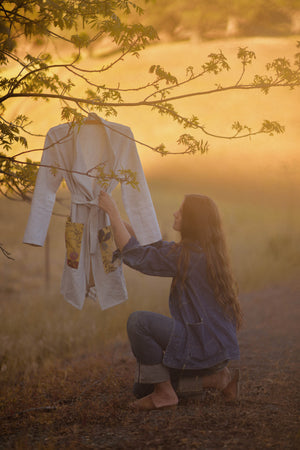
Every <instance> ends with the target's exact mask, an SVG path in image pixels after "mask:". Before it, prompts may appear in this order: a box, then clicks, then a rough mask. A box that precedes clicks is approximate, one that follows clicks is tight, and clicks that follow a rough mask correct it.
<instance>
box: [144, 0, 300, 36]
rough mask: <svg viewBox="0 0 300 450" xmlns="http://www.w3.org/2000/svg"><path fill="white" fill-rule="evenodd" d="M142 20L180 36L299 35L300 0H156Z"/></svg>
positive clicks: (162, 31)
mask: <svg viewBox="0 0 300 450" xmlns="http://www.w3.org/2000/svg"><path fill="white" fill-rule="evenodd" d="M145 23H151V25H153V26H154V27H155V29H156V30H157V31H158V32H159V33H165V34H167V35H168V36H169V37H170V38H173V39H181V38H184V37H185V36H186V37H189V34H190V33H194V34H195V35H197V36H198V37H200V38H203V39H213V38H218V37H226V36H234V35H236V36H257V35H260V36H283V35H285V36H286V35H295V34H300V0H268V1H266V0H230V1H226V0H155V1H154V2H153V3H152V4H151V8H148V10H147V16H145Z"/></svg>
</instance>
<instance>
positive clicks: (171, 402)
mask: <svg viewBox="0 0 300 450" xmlns="http://www.w3.org/2000/svg"><path fill="white" fill-rule="evenodd" d="M177 403H178V397H177V395H176V392H175V391H174V389H173V387H172V385H171V383H170V381H163V382H162V383H157V384H155V387H154V391H153V392H152V394H150V395H147V396H146V397H143V398H141V399H139V400H136V401H135V402H133V403H131V405H130V406H131V407H132V408H134V409H137V410H144V411H149V410H151V409H166V408H176V406H177Z"/></svg>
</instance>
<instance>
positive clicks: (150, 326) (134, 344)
mask: <svg viewBox="0 0 300 450" xmlns="http://www.w3.org/2000/svg"><path fill="white" fill-rule="evenodd" d="M172 329H173V320H172V319H170V317H167V316H163V315H162V314H157V313H154V312H150V311H135V312H133V313H132V314H130V316H129V318H128V321H127V333H128V337H129V341H130V344H131V349H132V352H133V354H134V356H135V357H136V360H137V362H139V363H141V364H145V365H155V364H159V363H161V362H162V360H163V353H164V350H165V349H166V347H167V345H168V342H169V339H170V336H171V333H172Z"/></svg>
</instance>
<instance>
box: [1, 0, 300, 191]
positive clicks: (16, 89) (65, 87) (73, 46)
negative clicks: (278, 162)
mask: <svg viewBox="0 0 300 450" xmlns="http://www.w3.org/2000/svg"><path fill="white" fill-rule="evenodd" d="M146 3H147V2H146ZM142 14H143V10H142V8H141V7H140V6H139V5H137V4H135V3H133V2H131V1H128V0H113V1H108V0H66V1H65V0H29V1H26V2H24V1H22V0H8V1H4V2H2V3H1V4H0V64H1V66H2V72H1V76H0V108H1V119H0V131H1V137H0V145H1V148H2V150H1V153H0V189H1V193H2V194H3V195H5V196H9V197H16V196H17V197H21V198H23V199H26V198H27V196H28V193H29V192H31V190H32V187H33V185H34V181H35V176H36V172H37V168H38V166H39V163H37V162H35V161H34V160H32V159H30V158H29V157H28V156H29V154H30V153H32V152H33V151H34V149H29V148H28V136H30V135H31V134H32V131H31V125H32V123H31V122H32V121H31V118H30V117H28V116H25V115H21V114H20V115H16V117H14V118H13V119H12V120H8V118H7V105H8V102H12V101H26V100H28V99H30V98H31V99H36V100H38V101H41V100H46V101H53V100H55V99H56V100H59V101H60V102H61V119H62V120H63V121H69V122H70V123H71V124H74V125H75V124H78V123H79V124H80V123H82V122H83V120H84V118H85V117H86V114H87V112H88V111H95V112H97V113H99V114H100V115H102V116H105V117H111V116H117V113H118V110H119V109H120V108H138V107H143V108H149V109H150V110H152V111H153V113H155V112H157V113H158V114H160V115H162V116H167V117H168V118H169V119H170V120H173V121H175V122H177V123H178V124H179V125H180V126H181V127H182V129H183V133H182V134H181V135H180V136H178V144H179V146H180V147H179V150H178V152H177V153H181V154H182V153H186V154H192V153H195V152H201V153H204V152H206V151H207V150H208V148H209V142H208V140H207V139H208V138H209V137H218V138H221V139H237V138H243V137H247V136H252V135H256V134H259V133H266V134H269V135H273V134H274V133H282V132H283V131H284V128H283V126H281V125H280V124H279V123H278V122H272V121H269V120H265V121H264V122H263V123H262V124H261V126H260V128H259V129H257V130H253V129H252V128H251V127H250V126H248V125H246V124H241V123H239V122H235V123H234V124H232V134H230V135H221V134H218V133H215V132H211V131H209V129H208V128H207V126H206V125H205V124H202V123H201V122H200V120H199V118H198V117H197V116H195V115H192V116H191V117H188V116H186V115H184V114H182V113H181V112H180V110H179V109H178V108H177V106H176V105H177V104H178V101H179V100H181V99H183V98H189V97H195V96H203V95H211V94H218V93H221V92H226V91H232V90H261V91H262V92H264V93H265V94H267V93H268V92H269V90H270V89H272V88H276V87H280V86H281V87H286V88H290V89H293V88H295V87H298V86H299V85H300V53H299V52H296V54H295V58H294V61H293V62H291V61H290V60H288V59H286V58H277V59H275V60H274V61H272V62H270V63H269V64H268V65H267V67H266V71H265V73H263V74H259V75H255V76H254V77H253V79H252V81H250V82H244V75H245V72H246V70H247V67H248V66H249V65H250V64H252V62H253V60H254V59H255V53H254V52H253V51H251V50H249V49H248V48H240V49H239V50H238V53H237V59H238V60H239V62H240V67H241V69H240V73H239V74H237V76H236V80H237V81H236V82H235V83H234V84H231V85H226V86H221V85H218V84H215V86H214V87H213V88H211V89H209V90H202V91H201V90H200V91H199V90H197V89H193V81H195V80H198V79H200V78H203V79H204V78H205V77H210V78H212V77H214V76H215V75H218V74H219V73H221V72H224V71H229V70H230V65H229V62H228V60H227V58H226V56H225V55H224V54H223V52H222V51H221V50H220V51H219V52H217V53H211V54H210V55H208V57H207V60H206V61H204V62H202V63H201V64H200V66H199V67H192V66H189V67H187V69H186V75H185V77H183V78H182V79H178V77H176V76H175V75H174V74H172V73H170V72H169V71H168V70H167V69H165V68H164V67H162V66H161V65H158V64H157V65H152V66H151V67H150V68H149V74H150V77H151V80H150V81H147V82H145V84H141V85H136V83H135V82H134V80H133V85H132V86H129V87H123V86H121V85H120V84H119V83H118V82H117V83H116V85H114V86H109V85H107V84H105V82H104V81H103V75H104V74H105V72H107V71H109V70H111V69H112V68H113V67H114V66H118V65H120V64H121V63H122V61H123V60H124V59H125V58H126V57H129V56H130V55H133V56H137V57H138V56H139V54H140V52H141V51H142V50H143V49H144V48H145V47H146V46H148V45H149V44H151V43H152V42H153V41H155V40H157V39H158V36H157V33H156V31H155V29H154V28H153V27H152V26H145V25H142V24H141V23H140V22H138V21H135V22H134V23H132V20H131V19H132V17H133V16H134V17H136V16H141V15H142ZM103 39H109V40H110V41H111V43H112V44H113V45H114V52H112V54H111V60H110V62H109V63H106V64H99V63H98V62H97V63H96V62H95V67H94V68H93V69H92V70H90V69H86V68H85V66H84V64H83V60H82V58H81V56H82V51H83V49H88V48H89V47H90V46H92V45H93V44H94V43H95V42H96V41H99V42H100V41H101V40H103ZM24 41H25V42H27V43H28V42H37V41H43V42H45V41H49V42H56V43H63V44H64V45H66V46H69V48H70V51H69V54H70V55H71V56H70V58H69V61H67V62H66V61H65V60H59V59H58V58H55V59H54V57H53V55H51V54H50V53H39V51H38V46H31V47H29V48H31V50H29V51H25V52H22V51H21V44H22V43H24ZM298 47H299V43H298ZM9 67H13V68H14V72H13V73H14V74H13V75H8V73H11V72H8V70H5V69H6V68H9ZM79 82H80V83H84V84H85V91H84V92H82V91H81V92H82V95H80V96H78V94H77V93H76V92H75V91H76V86H77V84H78V83H79ZM182 86H185V88H186V87H187V86H190V91H189V92H187V91H186V89H185V91H184V93H182V90H181V87H182ZM133 92H134V93H135V94H137V95H138V98H137V96H135V100H134V101H133V100H132V99H131V97H130V95H131V94H132V93H133ZM195 131H197V132H199V131H200V132H201V133H202V135H203V137H202V138H201V139H198V138H197V137H196V136H195V135H194V134H193V133H194V132H195ZM139 144H140V145H143V146H146V147H147V148H149V149H151V150H153V151H155V152H158V153H160V154H161V155H166V154H169V153H171V152H170V151H169V150H168V149H167V148H166V146H165V145H164V144H159V145H151V144H150V143H144V142H139ZM175 153H176V152H175ZM24 155H26V156H27V159H26V160H24V159H23V158H24ZM57 169H59V168H56V170H57ZM99 174H100V175H101V176H102V178H103V179H104V181H105V177H106V179H108V178H109V177H111V176H116V177H118V180H119V181H124V182H130V183H134V174H130V173H126V174H113V173H110V174H106V173H105V171H104V169H103V167H100V168H99ZM122 175H124V178H122ZM86 176H91V174H90V173H86Z"/></svg>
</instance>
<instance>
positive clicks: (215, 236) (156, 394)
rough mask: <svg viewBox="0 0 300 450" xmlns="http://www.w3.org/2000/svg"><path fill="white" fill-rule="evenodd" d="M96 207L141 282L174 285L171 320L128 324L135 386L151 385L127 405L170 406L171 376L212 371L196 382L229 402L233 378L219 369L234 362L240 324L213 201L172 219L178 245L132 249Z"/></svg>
mask: <svg viewBox="0 0 300 450" xmlns="http://www.w3.org/2000/svg"><path fill="white" fill-rule="evenodd" d="M99 207H100V208H102V209H103V210H104V211H105V212H106V213H107V214H108V215H109V217H110V221H111V225H112V228H113V233H114V239H115V242H116V245H117V247H118V248H119V249H120V251H121V257H122V260H123V262H124V263H125V264H127V265H128V266H130V267H132V268H133V269H136V270H138V271H140V272H142V273H145V274H147V275H154V276H160V277H172V278H173V281H172V286H171V291H170V297H169V307H170V312H171V316H172V318H170V317H166V316H163V315H161V314H156V313H153V312H148V311H137V312H134V313H133V314H131V315H130V317H129V319H128V324H127V329H128V336H129V339H130V343H131V347H132V351H133V354H134V355H135V357H136V359H137V363H138V365H137V378H136V381H137V382H138V383H142V384H145V386H148V387H149V386H153V388H152V389H151V390H150V391H149V392H151V391H152V392H151V393H150V394H148V395H145V396H144V397H142V398H140V399H139V400H136V401H135V402H134V403H133V405H132V406H133V407H135V408H137V409H144V410H148V409H158V408H165V407H172V406H175V405H177V403H178V397H177V394H176V392H175V390H174V388H173V385H172V383H171V380H170V373H171V372H172V371H173V370H174V369H177V370H183V372H185V371H186V372H189V374H190V373H193V371H195V373H196V371H199V370H201V369H209V368H212V367H219V368H221V369H220V370H218V371H216V372H214V373H212V374H210V375H206V376H203V377H201V385H202V386H203V387H214V388H217V389H219V390H221V391H223V393H224V394H225V395H226V396H227V397H228V398H231V399H235V398H236V396H237V395H238V374H237V375H236V377H234V378H233V379H231V375H230V372H229V370H228V368H227V367H226V364H227V362H228V361H230V360H234V359H239V347H238V342H237V337H236V329H237V328H238V327H239V326H240V324H241V309H240V305H239V301H238V298H237V293H236V289H235V283H234V281H233V278H232V275H231V270H230V266H229V261H228V256H227V251H226V245H225V239H224V234H223V231H222V226H221V221H220V216H219V213H218V210H217V207H216V205H215V204H214V202H213V201H212V200H211V199H210V198H208V197H206V196H203V195H187V196H186V197H185V198H184V201H183V203H182V205H181V207H180V209H179V210H178V211H177V212H175V213H174V225H173V228H174V229H175V230H176V231H179V232H180V234H181V240H180V242H179V243H174V242H165V241H159V242H156V243H153V244H150V245H146V246H141V245H140V244H139V243H138V241H137V240H136V238H135V237H134V236H133V233H132V230H131V228H130V226H128V225H127V224H125V223H124V222H123V221H122V219H121V216H120V214H119V211H118V208H117V206H116V204H115V202H114V200H113V199H112V198H111V197H110V196H109V195H108V194H106V193H105V192H101V194H100V196H99ZM222 367H223V368H222ZM197 373H198V372H197Z"/></svg>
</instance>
